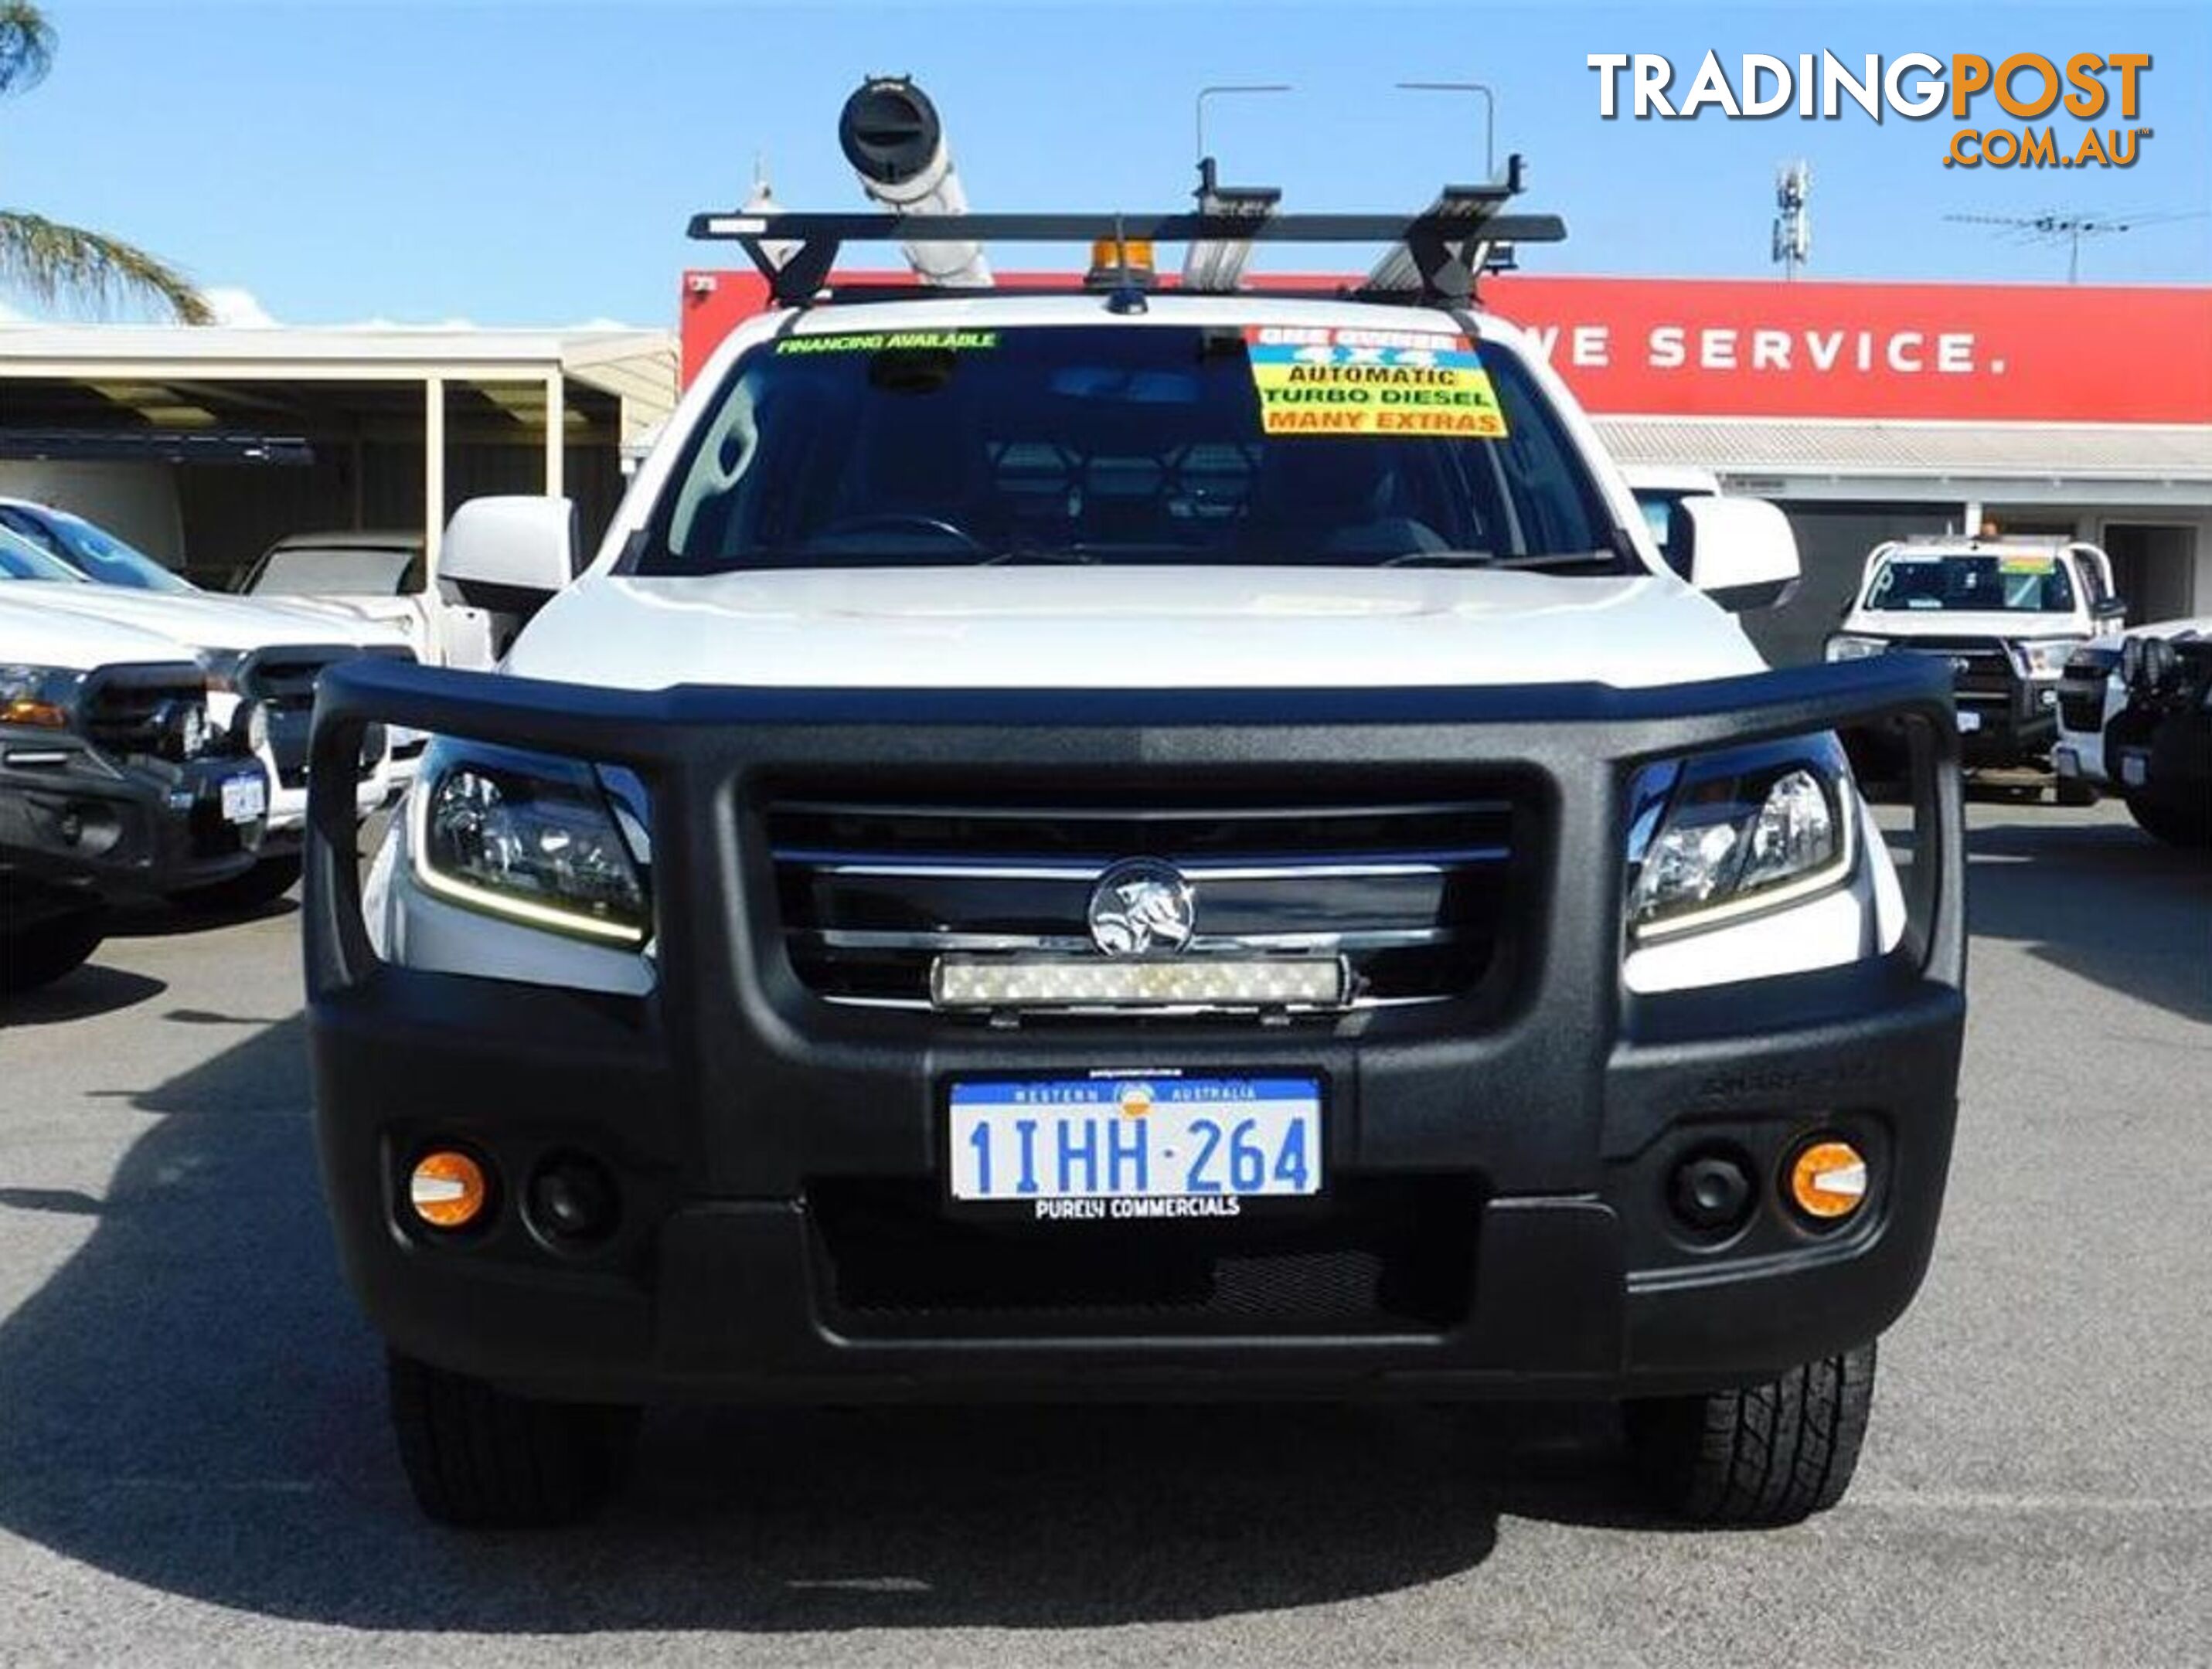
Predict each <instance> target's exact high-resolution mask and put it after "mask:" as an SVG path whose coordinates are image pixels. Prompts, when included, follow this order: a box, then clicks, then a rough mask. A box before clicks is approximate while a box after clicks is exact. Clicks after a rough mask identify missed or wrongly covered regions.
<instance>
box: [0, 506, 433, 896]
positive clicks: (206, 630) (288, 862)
mask: <svg viewBox="0 0 2212 1669" xmlns="http://www.w3.org/2000/svg"><path fill="white" fill-rule="evenodd" d="M0 595H4V596H6V597H8V598H12V599H14V600H15V601H16V602H19V603H23V604H35V605H36V606H37V607H39V608H40V609H41V610H44V611H46V612H47V613H49V614H52V615H58V616H70V617H72V618H76V619H88V620H98V621H105V622H112V623H113V624H116V625H118V626H127V627H131V628H136V629H137V630H140V631H144V632H149V633H155V634H159V635H161V636H162V637H165V638H167V639H168V640H169V641H170V642H171V643H172V644H173V646H175V647H176V651H177V653H178V654H179V656H180V657H181V658H185V659H189V660H194V661H196V662H197V664H198V665H200V666H201V667H202V668H203V669H204V671H205V673H206V677H207V686H208V688H207V710H208V718H209V720H210V723H212V724H214V725H216V726H217V727H218V728H221V729H222V730H224V731H230V732H232V733H234V734H235V735H236V736H237V737H239V738H240V742H241V743H243V745H244V746H245V747H246V750H247V751H249V752H250V753H252V755H253V756H255V757H257V758H258V759H259V760H260V761H261V762H262V764H263V766H264V768H265V769H266V770H267V772H268V776H269V785H270V805H269V811H268V834H267V838H266V840H265V841H264V843H263V847H262V861H261V863H260V864H259V865H257V866H256V868H255V871H254V872H253V874H252V876H250V877H241V878H240V879H239V880H238V881H236V882H233V883H228V884H227V885H226V887H225V889H224V891H225V895H226V896H227V897H228V898H230V899H232V900H234V901H237V902H240V903H250V902H252V901H253V900H254V897H255V895H257V894H259V893H265V894H266V895H268V896H270V897H274V896H275V895H277V894H280V893H282V892H283V891H284V890H285V889H286V888H288V887H289V885H290V884H291V883H292V881H293V880H294V879H295V878H296V877H297V874H298V867H299V847H300V838H301V829H302V828H303V826H304V825H305V823H306V822H307V728H308V724H309V721H310V719H312V717H313V706H314V689H315V680H316V678H317V677H319V675H320V673H321V672H322V671H323V669H324V668H325V667H326V666H329V665H331V664H333V663H334V662H337V661H339V660H343V659H346V658H349V657H352V656H356V655H381V656H390V657H398V658H411V654H410V650H409V649H408V647H407V644H406V641H405V640H404V638H403V637H402V636H401V635H400V634H399V633H398V632H397V631H396V630H394V629H392V628H389V627H385V626H380V625H377V624H376V623H374V622H370V621H368V620H365V619H361V618H358V617H355V618H351V619H348V618H345V617H343V616H338V615H336V614H333V613H329V612H325V611H320V610H308V609H297V608H286V607H284V606H283V605H280V604H263V603H253V602H249V601H246V599H244V598H233V597H226V596H223V595H221V594H220V593H216V592H203V591H200V590H199V589H197V587H189V586H188V587H185V589H182V590H179V591H175V592H170V591H155V590H151V589H145V588H132V587H127V586H115V585H102V584H98V583H94V582H92V581H89V580H87V579H86V578H85V577H84V576H83V575H82V574H80V573H78V572H77V571H76V569H74V568H73V567H70V566H69V565H67V564H65V563H64V562H62V561H59V560H58V559H57V558H55V557H54V556H52V555H50V554H49V553H48V552H46V551H45V550H42V549H39V548H38V547H37V546H35V545H33V544H32V543H30V542H29V541H27V540H26V539H24V538H23V537H21V536H19V535H17V534H15V533H13V532H10V531H8V530H7V529H6V528H4V527H0ZM404 786H405V780H404V776H403V775H400V774H396V773H395V771H394V769H393V764H392V760H391V758H390V745H389V742H388V739H387V737H386V736H385V735H384V734H383V733H381V732H379V733H375V734H373V735H372V736H370V737H368V745H367V751H366V752H365V754H364V756H363V757H362V761H361V762H360V767H359V771H358V780H357V783H356V797H357V799H358V803H359V807H360V810H361V814H362V816H367V815H368V813H369V812H371V811H374V810H377V809H379V808H380V807H381V806H383V805H384V804H387V803H388V802H390V801H391V800H392V798H395V797H396V796H397V795H398V793H399V792H402V791H403V790H404Z"/></svg>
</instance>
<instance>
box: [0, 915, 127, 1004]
mask: <svg viewBox="0 0 2212 1669" xmlns="http://www.w3.org/2000/svg"><path fill="white" fill-rule="evenodd" d="M0 903H4V901H0ZM102 938H106V927H105V926H104V924H103V922H102V919H101V917H100V912H99V911H98V910H73V911H71V912H70V913H68V914H66V915H58V916H48V917H47V918H46V919H44V920H41V921H34V922H32V923H30V924H28V925H27V926H13V925H8V926H0V997H4V996H11V995H13V994H14V993H15V992H20V991H35V990H37V989H38V988H39V987H40V986H48V985H52V983H53V982H54V981H55V980H58V979H60V978H61V977H62V975H63V974H67V973H70V972H71V971H72V970H74V969H75V968H77V967H78V966H79V965H80V964H81V963H82V962H83V961H84V959H85V958H86V957H87V956H90V955H91V954H92V953H93V952H94V951H95V950H98V949H99V948H100V940H101V939H102Z"/></svg>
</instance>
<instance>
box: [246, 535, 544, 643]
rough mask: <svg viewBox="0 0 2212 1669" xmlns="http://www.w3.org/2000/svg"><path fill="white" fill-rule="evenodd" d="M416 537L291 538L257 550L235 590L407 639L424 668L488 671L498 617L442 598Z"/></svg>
mask: <svg viewBox="0 0 2212 1669" xmlns="http://www.w3.org/2000/svg"><path fill="white" fill-rule="evenodd" d="M438 580H439V576H437V575H436V574H433V573H432V572H431V571H430V564H429V563H428V561H427V560H426V559H425V557H424V555H423V540H422V535H421V534H420V533H414V532H406V531H378V530H375V529H371V530H368V531H333V532H325V533H291V534H287V535H286V536H285V537H283V538H281V539H279V540H277V541H276V543H275V544H273V545H271V546H270V547H269V549H267V550H265V551H264V552H262V554H261V555H260V557H259V559H258V561H255V563H254V564H253V566H252V567H251V568H249V569H248V570H246V578H245V580H243V581H242V582H241V583H240V586H239V587H238V589H239V590H240V592H242V593H243V594H245V595H246V596H248V597H252V598H263V599H266V600H269V601H272V602H284V603H292V604H302V605H306V606H311V607H336V608H339V609H343V610H348V611H349V612H352V613H355V614H358V615H361V616H365V617H366V618H368V619H370V620H374V621H378V622H381V623H383V624H384V625H386V626H390V627H392V628H394V629H396V630H398V631H399V632H402V633H404V634H405V635H406V639H407V642H408V646H410V648H412V649H413V650H414V652H415V658H416V659H417V660H419V661H421V662H422V664H423V665H426V666H462V667H470V668H474V669H477V670H480V671H481V670H486V669H489V667H490V666H491V665H492V664H493V663H494V662H495V661H496V660H497V659H498V658H499V652H500V649H501V644H499V643H498V642H496V641H495V626H496V622H497V619H498V616H495V614H494V613H493V612H492V611H491V610H487V609H481V608H476V607H473V606H471V604H467V603H465V602H463V601H462V600H461V599H460V598H458V597H452V596H448V595H447V588H446V587H445V586H441V585H440V584H439V582H438Z"/></svg>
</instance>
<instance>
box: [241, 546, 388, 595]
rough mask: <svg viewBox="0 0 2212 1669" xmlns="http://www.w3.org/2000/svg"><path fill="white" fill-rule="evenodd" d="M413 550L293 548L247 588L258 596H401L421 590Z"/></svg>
mask: <svg viewBox="0 0 2212 1669" xmlns="http://www.w3.org/2000/svg"><path fill="white" fill-rule="evenodd" d="M420 561H421V558H420V557H419V556H418V555H416V553H415V552H414V551H412V550H409V549H380V548H378V547H375V546H363V545H321V546H318V545H289V546H287V547H286V548H285V549H282V550H272V551H270V553H269V555H267V556H265V557H264V558H263V559H262V563H261V567H260V569H259V570H258V572H257V573H256V574H254V576H253V580H252V584H251V585H249V586H247V587H246V589H247V590H248V591H249V592H252V594H253V595H254V596H256V597H401V596H404V595H406V594H408V593H409V592H417V591H420V590H421V589H422V580H421V576H420V574H419V573H418V572H417V568H418V565H419V563H420Z"/></svg>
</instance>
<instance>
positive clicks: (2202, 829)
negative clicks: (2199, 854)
mask: <svg viewBox="0 0 2212 1669" xmlns="http://www.w3.org/2000/svg"><path fill="white" fill-rule="evenodd" d="M2128 815H2129V816H2131V817H2133V818H2134V819H2135V820H2136V828H2140V829H2142V832H2143V833H2144V834H2148V835H2151V836H2152V837H2154V839H2157V840H2160V841H2165V842H2166V844H2167V845H2168V846H2178V847H2194V848H2196V849H2197V850H2199V851H2202V850H2203V849H2204V848H2205V847H2212V804H2208V805H2201V806H2197V807H2194V808H2191V807H2188V806H2181V805H2175V804H2172V803H2171V802H2170V801H2166V800H2154V799H2146V798H2144V797H2143V796H2142V795H2141V794H2130V795H2129V796H2128Z"/></svg>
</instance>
